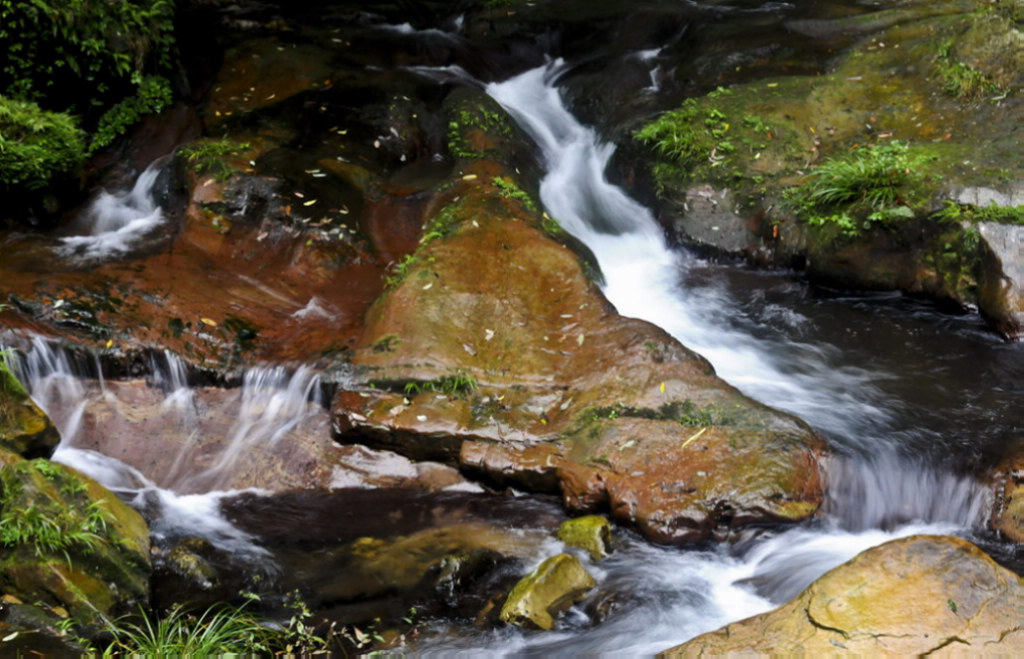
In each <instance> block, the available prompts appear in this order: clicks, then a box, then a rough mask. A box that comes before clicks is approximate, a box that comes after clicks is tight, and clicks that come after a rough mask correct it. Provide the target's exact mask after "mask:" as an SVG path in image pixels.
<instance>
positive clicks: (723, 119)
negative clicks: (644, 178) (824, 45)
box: [634, 83, 791, 194]
mask: <svg viewBox="0 0 1024 659" xmlns="http://www.w3.org/2000/svg"><path fill="white" fill-rule="evenodd" d="M777 87H778V84H777V83H769V87H768V88H767V89H768V91H767V92H765V93H763V97H764V98H767V97H768V96H772V95H775V94H778V93H780V92H779V90H778V89H777ZM787 90H788V88H787ZM753 92H754V90H752V89H751V88H741V91H740V92H738V93H737V92H736V91H734V90H731V89H723V88H719V89H717V90H715V91H713V92H711V93H709V94H707V95H706V96H703V97H700V98H690V99H687V100H686V101H684V102H683V104H682V105H681V106H680V107H679V108H677V109H676V110H672V111H670V112H666V113H665V114H663V115H661V116H660V117H659V118H657V119H655V120H654V121H652V122H650V123H648V124H646V125H645V126H643V127H642V128H641V129H640V130H638V131H636V132H635V133H634V138H635V139H637V140H638V141H640V142H641V143H643V144H646V145H648V146H650V147H651V148H652V149H653V150H654V153H655V155H656V156H657V161H656V162H655V163H654V165H653V167H652V173H653V174H654V178H655V182H656V185H657V187H658V192H659V194H665V193H666V192H668V191H670V190H672V189H674V188H676V187H679V186H682V185H685V184H686V183H687V182H690V181H700V182H715V183H720V184H726V185H735V184H737V183H740V182H744V183H747V184H750V185H751V189H760V188H763V186H764V184H765V183H766V181H767V180H768V178H769V176H768V175H767V169H768V168H766V167H764V166H763V165H764V164H765V161H760V159H761V158H762V156H763V155H764V156H767V154H769V153H771V154H772V156H771V157H770V158H766V160H771V161H773V162H775V161H778V160H784V159H785V158H786V157H788V156H787V154H786V146H785V144H787V142H783V141H780V136H781V135H782V134H783V133H785V134H789V133H790V132H791V130H790V128H789V127H788V126H783V124H784V123H786V122H782V121H778V120H772V121H770V120H768V119H766V118H765V117H763V116H762V115H760V114H758V113H756V112H751V111H750V109H749V107H748V106H749V105H750V104H751V98H750V94H751V93H753ZM760 100H763V99H760Z"/></svg>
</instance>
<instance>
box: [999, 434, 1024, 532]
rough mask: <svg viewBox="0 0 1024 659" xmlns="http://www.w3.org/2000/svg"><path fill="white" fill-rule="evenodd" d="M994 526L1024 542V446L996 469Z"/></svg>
mask: <svg viewBox="0 0 1024 659" xmlns="http://www.w3.org/2000/svg"><path fill="white" fill-rule="evenodd" d="M995 474H996V475H995V479H994V490H995V497H994V501H995V507H994V509H993V511H992V521H991V524H992V527H993V528H994V529H995V530H997V531H999V532H1000V533H1002V534H1003V535H1004V536H1006V537H1007V538H1009V539H1010V540H1012V541H1014V542H1018V543H1024V447H1021V449H1020V450H1018V451H1017V452H1016V453H1015V454H1013V455H1011V456H1010V457H1008V458H1006V459H1005V460H1003V461H1002V462H1001V463H1000V464H999V465H998V466H997V467H996V469H995Z"/></svg>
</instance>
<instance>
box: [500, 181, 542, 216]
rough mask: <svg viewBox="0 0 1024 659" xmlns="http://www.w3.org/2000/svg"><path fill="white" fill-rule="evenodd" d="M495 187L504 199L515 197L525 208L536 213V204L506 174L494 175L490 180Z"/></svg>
mask: <svg viewBox="0 0 1024 659" xmlns="http://www.w3.org/2000/svg"><path fill="white" fill-rule="evenodd" d="M492 182H493V183H494V185H495V187H497V188H498V190H499V191H500V192H501V196H502V197H505V198H506V199H515V200H516V201H518V202H520V203H521V204H522V205H523V208H525V209H526V210H528V211H530V212H532V213H536V212H537V204H536V202H534V201H533V197H531V196H530V195H529V194H528V193H527V192H526V191H525V190H523V189H522V188H520V187H519V186H518V185H516V182H515V181H513V180H512V179H511V178H509V177H507V176H495V177H494V179H493V180H492Z"/></svg>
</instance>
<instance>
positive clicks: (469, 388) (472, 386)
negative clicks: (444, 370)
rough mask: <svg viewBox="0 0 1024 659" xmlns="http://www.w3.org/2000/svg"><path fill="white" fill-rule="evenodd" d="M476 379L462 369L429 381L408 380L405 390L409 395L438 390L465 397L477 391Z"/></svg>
mask: <svg viewBox="0 0 1024 659" xmlns="http://www.w3.org/2000/svg"><path fill="white" fill-rule="evenodd" d="M476 388H477V383H476V379H475V378H474V377H473V376H472V375H469V374H468V373H466V372H465V371H462V370H457V371H455V372H454V373H451V374H450V375H442V376H441V377H438V378H434V379H433V380H430V381H428V382H423V383H420V382H407V383H406V384H405V387H404V388H403V391H404V393H405V394H406V395H408V396H414V395H416V394H420V393H422V392H424V391H436V392H438V393H442V394H444V395H446V396H449V397H451V398H465V397H466V396H468V395H469V394H471V393H473V392H474V391H476Z"/></svg>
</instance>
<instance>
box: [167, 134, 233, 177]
mask: <svg viewBox="0 0 1024 659" xmlns="http://www.w3.org/2000/svg"><path fill="white" fill-rule="evenodd" d="M249 148H251V145H250V144H249V143H248V142H236V141H234V140H230V139H227V138H224V139H219V140H196V141H195V142H192V143H191V144H188V145H186V146H183V147H181V148H180V149H179V150H178V154H179V156H181V157H183V158H184V159H185V162H187V163H188V164H189V166H190V167H191V168H192V171H194V172H195V173H196V174H197V175H199V176H207V175H209V176H212V177H213V178H214V179H216V180H218V181H224V180H226V179H227V178H229V177H230V176H231V175H232V174H234V173H235V169H234V168H233V167H232V166H231V164H230V162H229V160H230V159H231V158H236V157H238V156H239V155H240V154H242V153H243V152H244V151H246V150H247V149H249Z"/></svg>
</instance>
